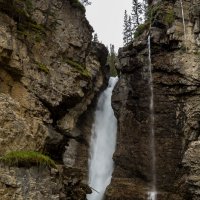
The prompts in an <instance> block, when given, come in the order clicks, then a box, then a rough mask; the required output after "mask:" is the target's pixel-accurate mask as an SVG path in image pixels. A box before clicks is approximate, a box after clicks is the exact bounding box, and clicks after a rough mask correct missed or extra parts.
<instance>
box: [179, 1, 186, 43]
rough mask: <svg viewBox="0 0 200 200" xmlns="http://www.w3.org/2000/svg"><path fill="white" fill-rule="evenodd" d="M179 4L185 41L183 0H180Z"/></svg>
mask: <svg viewBox="0 0 200 200" xmlns="http://www.w3.org/2000/svg"><path fill="white" fill-rule="evenodd" d="M180 4H181V13H182V20H183V31H184V40H185V41H186V27H185V16H184V10H183V1H182V0H180Z"/></svg>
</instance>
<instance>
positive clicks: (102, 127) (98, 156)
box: [87, 77, 118, 200]
mask: <svg viewBox="0 0 200 200" xmlns="http://www.w3.org/2000/svg"><path fill="white" fill-rule="evenodd" d="M117 81H118V78H117V77H115V78H114V77H111V78H110V80H109V85H108V87H107V89H106V90H105V91H104V92H103V93H102V94H101V95H100V98H99V100H98V104H97V108H96V112H95V122H94V124H93V128H92V137H91V146H90V153H91V159H90V160H89V185H90V187H91V188H93V189H94V191H93V192H92V194H90V195H87V198H88V200H102V199H103V196H104V192H105V189H106V187H107V186H108V185H109V184H110V181H111V177H112V172H113V166H114V163H113V160H112V156H113V153H114V151H115V146H116V133H117V120H116V118H115V116H114V112H113V109H112V107H111V96H112V91H113V88H114V86H115V84H116V83H117Z"/></svg>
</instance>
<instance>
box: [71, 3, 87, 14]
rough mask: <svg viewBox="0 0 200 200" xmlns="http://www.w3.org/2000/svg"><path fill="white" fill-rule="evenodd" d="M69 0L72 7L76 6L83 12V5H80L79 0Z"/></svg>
mask: <svg viewBox="0 0 200 200" xmlns="http://www.w3.org/2000/svg"><path fill="white" fill-rule="evenodd" d="M69 2H70V4H71V6H72V7H74V8H78V9H80V10H81V11H83V12H84V13H85V7H84V6H83V5H82V3H81V2H80V1H79V0H69Z"/></svg>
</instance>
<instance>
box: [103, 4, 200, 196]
mask: <svg viewBox="0 0 200 200" xmlns="http://www.w3.org/2000/svg"><path fill="white" fill-rule="evenodd" d="M148 10H149V11H148V12H149V13H150V15H149V16H148V19H147V21H146V22H145V24H144V25H143V27H141V26H140V29H138V30H137V31H138V32H137V37H136V38H135V39H134V41H133V42H132V43H130V44H128V45H127V46H125V47H124V48H121V49H120V50H119V59H120V64H119V66H117V69H118V72H119V82H118V83H117V85H116V87H115V89H114V92H113V97H112V106H113V109H114V111H115V115H116V117H117V119H118V139H117V149H116V152H115V154H114V161H115V171H114V174H113V178H112V182H111V184H110V186H109V187H108V188H107V192H106V199H107V200H122V199H126V200H128V199H130V200H134V199H135V200H145V199H147V197H148V192H149V191H151V189H152V174H151V172H152V164H151V163H152V153H151V148H150V147H151V144H150V142H151V139H150V125H151V120H150V108H149V106H150V88H149V84H150V83H149V67H148V65H149V61H148V48H147V37H148V35H149V34H150V35H151V54H152V55H151V57H152V74H153V84H154V85H153V88H154V112H155V113H154V114H155V123H154V127H155V150H156V187H157V191H158V199H159V200H160V199H162V200H183V199H184V200H185V199H188V200H189V199H190V200H197V199H200V193H199V191H200V184H199V180H200V161H199V152H200V149H199V146H200V141H199V133H200V127H199V116H200V89H199V88H200V87H199V84H200V59H199V53H200V48H199V45H200V43H199V40H200V26H199V24H200V2H199V1H195V0H193V1H189V0H183V12H184V20H185V27H186V28H185V34H184V25H183V16H182V10H181V1H179V0H177V1H149V8H148ZM150 25H151V28H150ZM139 31H140V32H139Z"/></svg>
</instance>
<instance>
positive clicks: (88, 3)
mask: <svg viewBox="0 0 200 200" xmlns="http://www.w3.org/2000/svg"><path fill="white" fill-rule="evenodd" d="M80 2H81V3H82V4H83V5H84V6H88V5H91V2H90V1H89V0H80Z"/></svg>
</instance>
